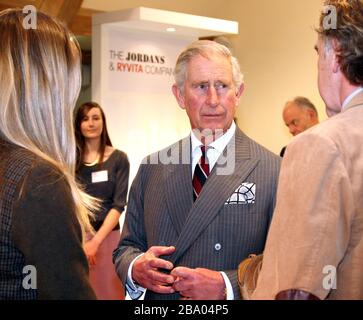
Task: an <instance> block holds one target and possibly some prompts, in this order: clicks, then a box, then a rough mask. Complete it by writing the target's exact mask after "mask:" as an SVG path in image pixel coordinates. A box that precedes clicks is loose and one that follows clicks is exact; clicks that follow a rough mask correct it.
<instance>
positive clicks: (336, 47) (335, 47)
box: [332, 39, 340, 73]
mask: <svg viewBox="0 0 363 320" xmlns="http://www.w3.org/2000/svg"><path fill="white" fill-rule="evenodd" d="M332 46H333V53H332V54H333V59H332V64H333V65H332V67H333V72H334V73H337V72H338V71H339V70H340V64H339V59H338V52H339V43H338V41H337V40H336V39H333V40H332Z"/></svg>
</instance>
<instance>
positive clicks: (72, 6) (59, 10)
mask: <svg viewBox="0 0 363 320" xmlns="http://www.w3.org/2000/svg"><path fill="white" fill-rule="evenodd" d="M82 2H83V0H57V1H54V0H43V1H42V3H41V4H40V7H39V8H38V9H39V10H40V11H42V12H45V13H47V14H49V15H51V16H53V17H57V18H58V19H59V20H61V21H63V22H65V23H66V24H67V25H69V24H70V23H71V22H72V21H73V19H74V18H75V17H76V16H77V13H78V11H79V9H80V8H81V6H82Z"/></svg>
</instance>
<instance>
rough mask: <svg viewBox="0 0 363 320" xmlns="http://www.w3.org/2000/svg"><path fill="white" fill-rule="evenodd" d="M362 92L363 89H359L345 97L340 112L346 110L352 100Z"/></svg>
mask: <svg viewBox="0 0 363 320" xmlns="http://www.w3.org/2000/svg"><path fill="white" fill-rule="evenodd" d="M361 92H363V87H360V88H358V89H356V90H354V91H353V92H352V93H351V94H350V95H349V96H348V97H346V98H345V99H344V101H343V105H342V111H343V110H344V109H345V108H346V106H347V105H348V104H349V102H351V101H352V100H353V98H354V97H355V96H356V95H358V94H359V93H361Z"/></svg>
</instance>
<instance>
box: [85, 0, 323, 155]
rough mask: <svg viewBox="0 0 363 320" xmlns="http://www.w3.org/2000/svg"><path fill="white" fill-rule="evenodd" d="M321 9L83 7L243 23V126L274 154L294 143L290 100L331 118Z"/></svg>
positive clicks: (241, 3)
mask: <svg viewBox="0 0 363 320" xmlns="http://www.w3.org/2000/svg"><path fill="white" fill-rule="evenodd" d="M322 5H323V1H322V0H304V1H301V0H259V1H257V0H224V1H223V2H221V1H219V0H178V1H166V0H139V1H137V0H123V1H119V0H104V1H99V0H84V1H83V7H87V8H93V9H98V10H104V11H110V10H120V9H125V8H134V7H138V6H145V7H150V8H157V9H164V10H172V11H179V12H184V13H190V14H195V15H203V16H209V17H214V18H220V19H227V20H235V21H238V22H239V35H238V36H233V37H230V40H231V42H232V44H233V47H234V52H235V54H236V56H237V57H238V58H239V60H240V62H241V66H242V70H243V72H244V74H245V83H246V90H245V93H244V95H243V97H242V99H241V104H240V108H239V110H238V112H237V117H238V123H239V126H240V127H241V128H242V129H243V130H244V131H245V132H246V133H247V134H248V135H249V136H250V137H251V138H253V139H255V140H257V141H258V142H260V143H261V144H263V145H264V146H265V147H267V148H268V149H270V150H272V151H273V152H275V153H278V152H279V151H280V149H281V147H282V146H283V145H285V144H286V143H287V142H288V141H289V140H290V139H291V136H290V134H289V133H288V130H287V129H286V128H285V126H284V124H283V121H282V117H281V111H282V107H283V105H284V104H285V102H286V101H287V100H289V99H292V98H293V97H294V96H296V95H304V96H306V97H308V98H309V99H311V100H312V101H313V103H315V104H316V106H317V108H318V111H319V114H320V118H322V119H325V118H326V116H325V110H324V104H323V102H322V100H321V98H320V96H319V93H318V90H317V84H316V83H317V80H316V78H317V73H316V60H317V59H316V54H315V52H314V50H313V47H314V45H315V40H316V34H315V31H314V26H317V24H318V17H319V13H320V10H321V8H322ZM155 99H157V97H155Z"/></svg>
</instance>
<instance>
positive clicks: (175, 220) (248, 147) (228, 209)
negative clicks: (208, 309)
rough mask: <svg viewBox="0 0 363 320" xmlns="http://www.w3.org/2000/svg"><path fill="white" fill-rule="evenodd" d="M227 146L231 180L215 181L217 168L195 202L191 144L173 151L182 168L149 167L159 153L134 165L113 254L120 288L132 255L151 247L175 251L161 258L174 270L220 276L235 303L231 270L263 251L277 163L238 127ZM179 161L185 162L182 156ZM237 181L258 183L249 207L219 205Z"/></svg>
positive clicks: (148, 296) (185, 142)
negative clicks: (218, 273) (134, 173)
mask: <svg viewBox="0 0 363 320" xmlns="http://www.w3.org/2000/svg"><path fill="white" fill-rule="evenodd" d="M229 144H230V146H232V147H233V148H235V149H234V150H235V153H230V154H229V155H226V154H225V155H226V156H227V158H228V157H233V159H232V160H234V161H235V169H234V171H233V173H232V174H230V175H219V174H217V168H218V167H219V166H220V165H221V164H219V163H217V164H216V165H215V167H214V168H213V170H212V172H211V174H210V176H209V178H208V180H207V182H206V184H205V185H204V187H203V190H202V192H201V194H200V196H199V197H198V199H197V200H196V201H195V202H194V203H193V187H192V178H191V176H192V174H191V165H190V163H191V161H190V137H187V138H185V139H183V140H181V141H179V142H177V143H176V144H174V145H173V146H172V147H171V148H172V150H174V151H175V150H179V151H180V154H181V150H184V152H185V150H188V152H189V153H188V154H187V157H186V158H188V157H189V161H187V162H188V163H185V161H184V164H161V163H159V164H150V162H152V159H155V157H156V156H160V155H161V154H162V153H164V155H165V153H166V150H163V151H160V152H159V153H157V154H154V155H152V156H149V157H148V163H146V164H145V163H143V164H142V165H141V166H140V168H139V171H138V174H137V176H136V177H135V180H134V181H133V183H132V186H131V190H130V195H129V202H128V208H127V213H126V220H125V225H124V228H123V231H122V235H121V240H120V243H119V246H118V248H117V249H116V250H115V251H114V255H113V258H114V262H115V265H116V270H117V273H118V274H119V276H120V278H121V280H122V281H123V283H124V284H125V283H126V279H127V271H128V267H129V265H130V263H131V262H132V260H133V259H134V258H135V257H136V256H137V255H139V254H141V253H142V252H145V251H146V250H147V249H148V248H149V247H151V246H155V245H159V246H169V245H173V246H175V247H176V251H175V252H174V253H173V254H172V255H170V256H168V257H164V258H165V259H167V260H169V261H171V262H173V263H174V266H186V267H190V268H196V267H200V268H208V269H212V270H218V271H224V272H226V274H227V276H228V278H229V279H230V281H231V283H232V286H233V291H234V295H235V298H239V297H240V294H239V290H238V284H237V270H236V269H237V266H238V264H239V262H240V261H241V260H243V259H244V258H246V257H247V256H248V255H249V254H250V253H261V252H262V251H263V248H264V245H265V240H266V235H267V231H268V227H269V224H270V221H271V217H272V213H273V208H274V204H275V193H276V186H277V179H278V173H279V168H280V158H279V157H278V156H276V155H274V154H273V153H271V152H269V151H268V150H266V149H265V148H263V147H262V146H260V145H259V144H257V143H256V142H254V141H252V140H251V139H250V138H248V137H247V136H246V135H245V134H243V133H242V131H240V130H239V129H238V128H237V130H236V133H235V136H234V139H232V140H231V142H230V143H229ZM231 144H232V145H231ZM226 149H227V148H226ZM169 150H170V149H169ZM184 156H185V154H184ZM179 160H180V161H182V160H183V159H182V156H181V155H180V158H179ZM184 160H185V157H184ZM229 160H231V159H229ZM144 162H145V161H144ZM243 182H250V183H255V184H256V194H255V202H254V203H253V204H228V205H227V204H225V202H226V200H227V199H228V198H229V197H230V196H231V194H233V192H234V191H235V190H236V188H237V187H238V186H239V185H241V183H243ZM201 290H203V289H202V288H201ZM177 298H178V294H173V295H160V294H156V293H154V292H151V291H149V290H148V291H147V294H146V297H145V299H177Z"/></svg>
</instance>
